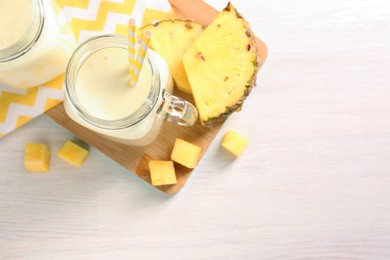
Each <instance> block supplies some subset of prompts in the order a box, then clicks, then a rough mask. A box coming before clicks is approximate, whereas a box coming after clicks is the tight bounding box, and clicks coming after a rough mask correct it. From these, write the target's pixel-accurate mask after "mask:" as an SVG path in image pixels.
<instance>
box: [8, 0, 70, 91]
mask: <svg viewBox="0 0 390 260" xmlns="http://www.w3.org/2000/svg"><path fill="white" fill-rule="evenodd" d="M59 11H60V8H59V6H58V4H57V3H55V2H54V1H52V0H12V1H9V0H0V84H4V85H6V86H10V87H14V88H29V87H33V86H38V85H41V84H43V83H45V82H47V81H50V80H51V79H53V78H55V77H57V76H59V75H61V74H63V73H64V72H65V69H66V66H67V63H68V60H69V58H70V56H71V54H72V52H73V50H74V49H75V46H76V42H75V39H74V36H73V34H72V30H71V27H70V25H69V23H67V22H66V20H65V18H64V17H62V16H61V15H59Z"/></svg>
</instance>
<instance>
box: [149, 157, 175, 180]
mask: <svg viewBox="0 0 390 260" xmlns="http://www.w3.org/2000/svg"><path fill="white" fill-rule="evenodd" d="M149 170H150V179H151V180H152V185H153V186H160V185H169V184H176V173H175V167H174V166H173V162H172V161H149Z"/></svg>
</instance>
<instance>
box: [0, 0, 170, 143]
mask: <svg viewBox="0 0 390 260" xmlns="http://www.w3.org/2000/svg"><path fill="white" fill-rule="evenodd" d="M56 2H57V3H58V5H59V7H60V9H59V15H60V16H62V17H63V18H65V19H66V20H68V21H70V22H71V26H72V31H73V34H74V36H75V37H76V40H77V43H78V44H80V43H81V42H83V41H85V40H86V39H87V38H89V37H91V36H94V35H99V34H107V33H118V34H123V35H126V33H127V22H128V20H129V18H130V16H131V17H133V18H135V19H136V20H137V21H138V24H137V26H143V25H145V24H148V23H151V22H154V21H158V20H163V19H169V18H174V17H175V15H174V13H173V11H172V8H171V6H170V5H169V3H168V1H167V0H152V1H151V0H56ZM63 82H64V75H61V76H59V77H57V78H55V79H53V80H51V81H49V82H47V83H45V84H43V85H41V86H37V87H32V88H28V89H14V88H10V87H7V86H4V85H1V84H0V137H2V136H4V135H6V134H7V133H10V132H11V131H12V130H14V129H16V128H18V127H19V126H21V125H23V124H25V123H27V122H28V121H30V120H31V119H33V118H35V117H37V116H39V115H41V114H42V113H44V112H45V111H47V110H48V109H50V108H52V107H54V106H56V105H58V104H59V103H61V102H62V100H63V97H64V87H63Z"/></svg>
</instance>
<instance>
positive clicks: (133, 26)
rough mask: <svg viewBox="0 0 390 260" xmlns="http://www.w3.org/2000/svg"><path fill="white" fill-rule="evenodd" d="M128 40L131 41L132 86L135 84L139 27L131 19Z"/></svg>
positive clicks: (130, 69)
mask: <svg viewBox="0 0 390 260" xmlns="http://www.w3.org/2000/svg"><path fill="white" fill-rule="evenodd" d="M127 27H128V28H127V29H128V34H127V37H128V40H129V43H128V44H129V45H128V48H129V73H130V84H132V85H133V84H135V82H133V79H134V77H135V76H134V75H135V73H134V64H135V60H136V58H137V27H136V20H135V19H132V18H131V19H130V20H129V23H128V26H127Z"/></svg>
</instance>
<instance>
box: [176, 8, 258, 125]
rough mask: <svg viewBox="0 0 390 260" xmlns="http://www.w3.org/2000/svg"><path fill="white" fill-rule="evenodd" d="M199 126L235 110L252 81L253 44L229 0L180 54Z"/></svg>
mask: <svg viewBox="0 0 390 260" xmlns="http://www.w3.org/2000/svg"><path fill="white" fill-rule="evenodd" d="M183 64H184V67H185V70H186V73H187V76H188V80H189V82H190V85H191V89H192V94H193V96H194V99H195V104H196V107H197V109H198V111H199V118H200V121H201V124H202V125H203V126H205V125H206V126H209V127H212V126H213V124H215V123H216V122H218V121H222V120H224V119H225V118H227V117H229V116H230V115H231V114H232V113H233V112H235V111H238V110H239V109H240V108H241V106H242V103H243V102H244V100H245V98H246V97H247V96H248V95H249V93H250V92H251V90H252V88H253V87H254V86H255V85H256V74H257V72H258V68H259V67H258V58H257V46H256V42H255V38H254V35H253V33H252V31H251V29H250V27H249V24H248V23H247V22H246V21H245V20H244V18H243V17H242V16H241V15H240V14H239V13H237V11H236V9H235V8H234V7H233V6H232V5H231V4H230V3H229V4H228V5H227V7H226V8H225V9H224V10H223V11H222V12H220V13H219V14H218V15H217V17H216V18H215V19H214V21H213V22H212V23H211V24H210V25H209V26H208V27H207V28H206V30H204V31H203V33H202V34H201V35H200V36H199V37H198V38H197V39H196V41H195V42H194V43H193V44H192V45H191V46H190V47H189V48H188V50H187V51H186V52H185V53H184V55H183Z"/></svg>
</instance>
